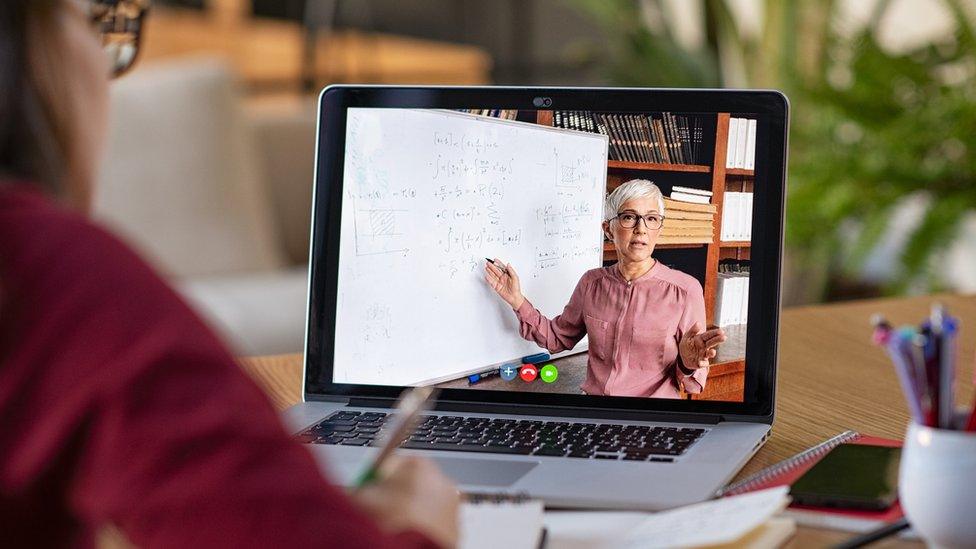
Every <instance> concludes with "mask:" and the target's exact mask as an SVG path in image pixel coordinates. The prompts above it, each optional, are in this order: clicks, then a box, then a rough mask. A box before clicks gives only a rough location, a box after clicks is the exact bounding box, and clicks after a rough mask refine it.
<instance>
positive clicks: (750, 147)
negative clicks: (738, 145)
mask: <svg viewBox="0 0 976 549" xmlns="http://www.w3.org/2000/svg"><path fill="white" fill-rule="evenodd" d="M742 167H743V168H745V169H747V170H753V169H755V168H756V121H755V120H749V121H748V126H747V127H746V153H745V161H744V163H743V165H742Z"/></svg>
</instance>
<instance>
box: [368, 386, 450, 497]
mask: <svg viewBox="0 0 976 549" xmlns="http://www.w3.org/2000/svg"><path fill="white" fill-rule="evenodd" d="M436 394H437V390H436V389H434V388H433V387H414V388H413V389H409V390H408V391H406V392H405V394H404V396H403V397H402V398H401V399H400V403H399V404H397V407H396V411H395V412H394V415H393V417H392V418H391V419H392V421H393V423H392V425H390V427H389V430H388V431H387V436H386V439H385V440H384V441H383V447H382V448H381V449H380V453H379V454H377V455H376V458H375V459H373V460H372V462H370V463H369V465H367V467H366V469H364V470H363V472H362V473H360V474H359V476H358V477H356V481H355V482H354V483H353V485H354V486H355V487H356V488H361V487H363V486H365V485H367V484H369V483H371V482H373V481H375V480H376V479H377V477H378V476H379V472H380V469H381V468H382V467H383V464H384V463H385V462H386V460H387V459H389V458H390V456H392V455H393V452H394V451H395V450H396V449H397V448H398V447H399V446H400V445H401V444H403V441H405V440H406V439H407V437H408V436H410V433H412V432H413V430H414V427H416V424H417V420H418V419H420V414H421V413H423V412H424V411H425V410H428V409H429V408H430V406H431V404H432V403H433V401H434V399H435V395H436Z"/></svg>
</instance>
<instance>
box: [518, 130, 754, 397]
mask: <svg viewBox="0 0 976 549" xmlns="http://www.w3.org/2000/svg"><path fill="white" fill-rule="evenodd" d="M702 116H704V115H702ZM730 117H731V114H730V113H718V114H717V115H716V116H715V120H714V121H715V126H714V142H711V140H710V139H709V142H708V143H706V144H705V145H707V146H711V147H713V151H714V154H712V155H711V158H712V162H711V165H691V164H658V163H646V162H629V161H622V160H609V161H608V162H607V192H610V191H612V190H613V189H615V188H617V187H618V186H620V185H621V184H622V183H624V182H625V181H628V180H630V179H634V178H644V179H650V180H652V181H655V182H657V180H658V179H659V178H661V177H665V176H669V177H686V178H688V179H689V180H690V181H694V184H696V185H697V186H698V187H700V188H705V190H710V191H711V192H712V204H714V205H715V206H716V210H717V211H716V213H715V216H714V219H713V222H712V224H713V228H712V231H713V232H712V240H711V242H709V243H708V244H659V245H657V246H655V251H658V250H662V251H664V252H665V253H671V251H672V250H674V251H675V253H680V252H679V251H686V252H689V253H698V254H700V253H702V252H703V253H704V258H705V268H704V272H703V273H700V274H703V276H701V277H700V279H701V278H703V279H704V282H703V283H702V287H703V289H704V294H705V315H706V322H707V323H708V325H709V326H712V325H713V324H714V322H715V320H716V319H715V318H714V316H715V299H716V294H717V289H718V279H719V277H718V269H719V262H720V261H721V260H723V259H736V260H748V259H749V258H750V251H751V243H750V242H749V241H722V239H721V231H722V216H723V210H724V208H723V206H724V197H725V192H726V191H739V192H753V191H754V190H755V172H754V170H748V169H742V168H727V167H726V153H727V152H728V142H729V135H728V134H729V118H730ZM536 123H537V124H542V125H547V126H552V125H553V112H552V111H537V112H536ZM709 137H711V135H709ZM705 150H708V149H707V148H706V149H705ZM682 184H684V182H683V181H682ZM659 186H660V185H659ZM668 190H669V187H668V186H665V187H664V188H662V192H664V194H665V196H667V194H668ZM696 257H697V256H696ZM616 259H617V253H616V250H615V249H614V246H613V243H612V242H605V243H604V246H603V260H604V263H609V262H613V261H616ZM665 263H667V262H665ZM699 264H700V261H699ZM690 274H693V275H694V273H690ZM730 328H732V329H730V330H727V332H732V333H728V336H729V340H728V341H727V342H726V344H725V345H723V347H726V349H725V352H722V351H721V350H720V352H719V355H718V356H717V357H716V358H715V359H713V360H712V368H711V370H710V372H709V378H708V384H707V386H706V387H705V391H704V392H702V393H701V394H698V395H686V396H685V398H690V399H693V400H737V401H741V400H742V395H743V390H744V388H745V360H744V358H743V357H744V356H745V326H744V325H738V326H732V327H730Z"/></svg>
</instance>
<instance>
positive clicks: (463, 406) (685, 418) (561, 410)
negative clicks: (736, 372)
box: [349, 397, 722, 425]
mask: <svg viewBox="0 0 976 549" xmlns="http://www.w3.org/2000/svg"><path fill="white" fill-rule="evenodd" d="M395 403H396V400H395V399H391V398H370V397H353V398H350V399H349V406H354V407H360V408H392V407H393V405H394V404H395ZM434 409H435V410H438V411H444V412H475V413H487V414H508V415H524V416H556V417H575V418H580V419H611V420H624V421H661V422H672V423H706V424H712V425H715V424H718V423H720V422H721V421H722V416H721V415H718V414H687V413H681V412H644V411H639V410H613V409H606V408H579V407H568V406H533V405H526V404H484V403H476V402H438V403H437V405H436V406H434Z"/></svg>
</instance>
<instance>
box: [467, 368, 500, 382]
mask: <svg viewBox="0 0 976 549" xmlns="http://www.w3.org/2000/svg"><path fill="white" fill-rule="evenodd" d="M497 375H501V371H500V370H499V369H498V368H495V369H493V370H487V371H484V372H480V373H477V374H471V375H469V376H468V385H474V384H475V383H478V382H479V381H481V380H482V379H485V378H489V377H495V376H497Z"/></svg>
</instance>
